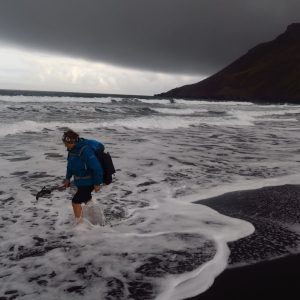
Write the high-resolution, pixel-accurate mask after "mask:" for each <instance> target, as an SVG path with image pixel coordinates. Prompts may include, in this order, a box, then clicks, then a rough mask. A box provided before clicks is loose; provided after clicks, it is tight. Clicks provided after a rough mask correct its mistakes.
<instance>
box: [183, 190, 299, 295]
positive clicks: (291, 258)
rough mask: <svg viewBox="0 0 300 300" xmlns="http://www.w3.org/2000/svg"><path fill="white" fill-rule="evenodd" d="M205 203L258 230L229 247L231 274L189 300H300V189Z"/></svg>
mask: <svg viewBox="0 0 300 300" xmlns="http://www.w3.org/2000/svg"><path fill="white" fill-rule="evenodd" d="M199 203H201V204H205V205H207V206H209V207H211V208H213V209H216V210H217V211H219V212H221V213H222V214H226V215H229V216H232V217H236V218H241V219H244V220H247V221H249V222H251V223H252V224H253V225H254V227H255V229H256V230H255V232H254V233H253V234H252V235H250V236H248V237H246V238H244V239H241V240H239V241H236V242H232V243H229V247H230V250H231V254H230V258H229V265H228V268H227V269H226V270H225V271H224V272H223V273H222V274H220V275H219V276H218V277H217V278H216V280H215V282H214V284H213V285H212V286H211V287H210V288H209V289H208V290H207V291H206V292H204V293H203V294H201V295H198V296H196V297H193V298H189V299H193V300H196V299H198V300H200V299H201V300H205V299H210V300H211V299H243V300H244V299H275V298H277V299H278V298H279V297H281V298H282V299H298V297H299V294H300V254H293V252H294V253H297V252H298V251H299V250H298V251H297V247H299V245H300V231H299V227H298V230H297V229H296V227H297V226H299V223H300V185H283V186H276V187H265V188H262V189H257V190H249V191H240V192H232V193H227V194H224V195H221V196H219V197H215V198H211V199H207V200H203V201H199ZM297 231H298V232H297ZM241 264H242V265H243V266H241Z"/></svg>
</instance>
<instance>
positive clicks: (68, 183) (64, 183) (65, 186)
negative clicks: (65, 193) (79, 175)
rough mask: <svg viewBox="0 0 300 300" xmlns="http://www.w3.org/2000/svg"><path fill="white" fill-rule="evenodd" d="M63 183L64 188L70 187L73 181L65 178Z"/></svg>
mask: <svg viewBox="0 0 300 300" xmlns="http://www.w3.org/2000/svg"><path fill="white" fill-rule="evenodd" d="M63 185H64V188H65V189H66V188H68V187H70V185H71V182H70V180H68V179H64V181H63Z"/></svg>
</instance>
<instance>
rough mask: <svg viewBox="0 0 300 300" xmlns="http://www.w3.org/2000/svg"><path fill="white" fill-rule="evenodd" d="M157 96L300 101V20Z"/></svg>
mask: <svg viewBox="0 0 300 300" xmlns="http://www.w3.org/2000/svg"><path fill="white" fill-rule="evenodd" d="M156 96H159V97H172V98H196V99H199V98H202V99H216V100H250V101H251V100H252V101H256V102H260V101H261V102H262V101H264V102H291V103H299V104H300V23H293V24H291V25H289V26H288V27H287V30H286V31H285V32H284V33H283V34H281V35H279V36H278V37H277V38H276V39H274V40H272V41H270V42H267V43H262V44H259V45H257V46H256V47H254V48H252V49H251V50H249V51H248V52H247V53H246V54H245V55H243V56H242V57H240V58H239V59H237V60H236V61H234V62H233V63H232V64H230V65H229V66H227V67H226V68H224V69H223V70H221V71H219V72H218V73H216V74H214V75H212V76H211V77H209V78H206V79H205V80H202V81H200V82H198V83H195V84H190V85H185V86H183V87H178V88H175V89H173V90H170V91H168V92H166V93H162V94H159V95H156Z"/></svg>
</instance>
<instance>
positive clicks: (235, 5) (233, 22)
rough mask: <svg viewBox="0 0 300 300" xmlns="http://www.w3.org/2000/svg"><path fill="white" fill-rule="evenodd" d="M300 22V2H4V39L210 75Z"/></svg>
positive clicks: (0, 8)
mask: <svg viewBox="0 0 300 300" xmlns="http://www.w3.org/2000/svg"><path fill="white" fill-rule="evenodd" d="M299 21H300V1H299V0H284V1H282V0H149V1H148V0H144V1H143V0H22V1H9V0H0V41H6V42H7V41H8V42H10V43H14V44H16V45H21V46H25V47H30V48H32V49H41V50H47V51H53V52H56V53H63V54H67V55H69V56H74V57H82V58H85V59H90V60H95V61H105V62H108V63H113V64H116V65H122V66H129V67H135V68H140V69H148V70H155V71H163V72H175V73H188V74H211V73H212V72H215V71H217V70H219V69H220V68H222V67H224V66H225V65H227V64H228V63H230V62H231V61H233V60H234V59H236V58H237V57H239V56H240V55H242V54H244V53H245V52H246V51H247V50H248V49H249V48H251V47H253V46H255V45H256V44H258V43H261V42H264V41H268V40H271V39H273V38H274V37H276V36H277V35H279V34H280V33H282V32H283V31H284V30H285V29H286V27H287V26H288V25H289V24H290V23H292V22H299Z"/></svg>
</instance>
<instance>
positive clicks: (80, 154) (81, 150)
mask: <svg viewBox="0 0 300 300" xmlns="http://www.w3.org/2000/svg"><path fill="white" fill-rule="evenodd" d="M88 147H90V146H89V145H83V146H82V147H81V148H80V150H79V152H78V156H79V158H80V159H81V160H82V161H83V162H84V166H85V170H86V171H87V169H88V168H87V166H86V163H85V161H84V160H83V159H82V153H83V150H84V149H86V148H88Z"/></svg>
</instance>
